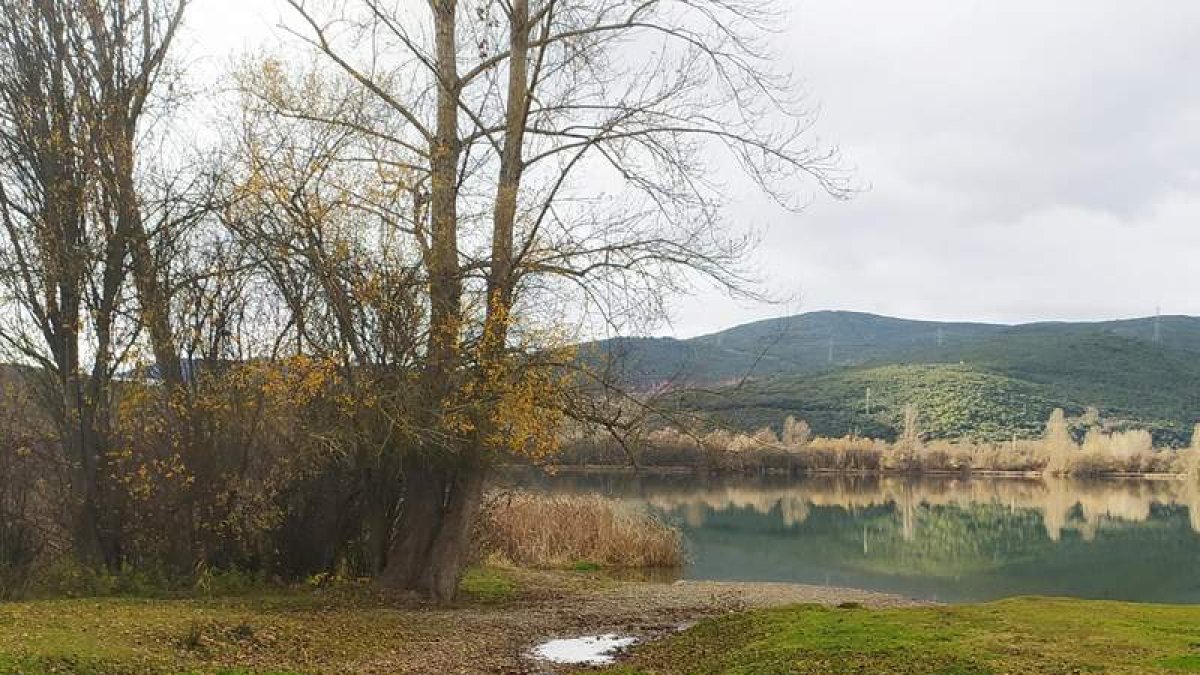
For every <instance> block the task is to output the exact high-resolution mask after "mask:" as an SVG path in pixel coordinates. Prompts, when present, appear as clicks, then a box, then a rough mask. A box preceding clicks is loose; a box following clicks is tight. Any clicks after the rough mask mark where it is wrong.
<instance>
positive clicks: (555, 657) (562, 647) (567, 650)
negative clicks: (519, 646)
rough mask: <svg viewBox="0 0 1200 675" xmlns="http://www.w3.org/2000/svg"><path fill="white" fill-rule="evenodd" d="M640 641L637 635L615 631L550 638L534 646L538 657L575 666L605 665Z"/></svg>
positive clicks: (534, 652) (535, 654) (535, 656)
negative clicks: (626, 634)
mask: <svg viewBox="0 0 1200 675" xmlns="http://www.w3.org/2000/svg"><path fill="white" fill-rule="evenodd" d="M637 641H638V639H637V638H635V637H628V636H621V635H616V634H614V633H609V634H607V635H585V636H583V637H577V638H570V639H567V640H549V641H547V642H543V643H542V644H540V645H538V646H537V647H534V648H533V651H532V654H533V657H534V658H536V659H541V660H543V661H550V662H552V663H563V664H569V665H574V666H604V665H608V664H610V663H612V662H613V661H615V660H616V656H617V653H618V652H620V651H621V650H622V649H625V648H626V647H630V646H632V645H634V644H635V643H636V642H637Z"/></svg>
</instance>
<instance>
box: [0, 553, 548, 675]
mask: <svg viewBox="0 0 1200 675" xmlns="http://www.w3.org/2000/svg"><path fill="white" fill-rule="evenodd" d="M526 584H527V582H526V581H522V580H521V579H520V578H519V575H517V576H516V577H514V573H510V572H509V571H506V570H498V569H491V568H484V569H473V570H471V571H470V572H469V573H468V574H467V575H466V578H465V579H464V581H463V586H462V591H463V593H462V595H463V597H462V599H461V603H460V605H459V606H458V608H453V609H448V610H446V609H442V608H430V607H428V606H425V605H422V604H419V603H417V604H414V601H413V600H412V599H411V598H408V597H406V596H403V595H402V594H394V593H389V592H387V591H383V590H380V589H377V588H375V587H373V586H371V585H369V584H350V583H346V584H334V585H332V586H329V587H325V588H319V589H318V588H311V587H297V588H294V589H278V588H277V589H260V590H258V591H255V592H247V593H243V594H239V595H235V596H216V597H192V598H181V597H173V598H146V597H97V598H71V599H53V600H52V599H41V600H33V601H24V602H9V603H0V675H44V674H46V675H48V674H49V673H60V674H61V673H80V674H83V675H143V674H144V675H159V674H165V673H197V674H201V673H203V674H208V675H211V674H222V675H234V674H237V673H247V674H248V673H256V674H262V673H275V674H282V673H323V672H355V671H356V670H358V668H359V666H356V665H354V664H360V663H370V664H373V665H372V668H374V669H376V670H377V671H378V672H405V671H411V670H412V668H413V663H414V662H419V661H420V659H422V658H424V656H423V654H424V652H422V651H421V650H427V649H430V648H431V646H432V645H438V644H441V643H443V642H445V643H446V647H445V648H446V649H453V648H454V644H453V642H454V641H452V640H451V641H449V642H447V638H448V637H450V636H453V635H455V634H457V633H459V632H461V631H462V630H464V628H463V625H462V623H461V622H462V621H464V620H465V621H479V620H480V619H479V618H478V617H479V615H480V613H481V612H482V613H485V614H491V613H496V612H500V611H502V610H503V608H504V607H506V606H508V603H510V602H511V601H514V600H516V599H517V598H518V597H519V596H520V595H521V594H522V593H524V592H527V591H528V589H527V588H525V585H526Z"/></svg>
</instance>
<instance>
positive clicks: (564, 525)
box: [479, 492, 686, 569]
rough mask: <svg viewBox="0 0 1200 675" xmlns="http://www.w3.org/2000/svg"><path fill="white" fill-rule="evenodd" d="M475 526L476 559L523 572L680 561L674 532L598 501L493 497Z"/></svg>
mask: <svg viewBox="0 0 1200 675" xmlns="http://www.w3.org/2000/svg"><path fill="white" fill-rule="evenodd" d="M479 523H480V526H479V541H480V553H481V554H482V555H483V556H484V557H486V558H489V559H491V560H492V561H497V562H504V563H508V564H513V565H518V566H523V567H546V568H562V567H570V566H577V565H581V564H585V565H597V566H600V567H604V568H621V569H634V568H667V567H680V566H682V565H683V564H684V562H685V558H686V555H685V551H684V545H683V535H682V534H681V533H680V531H679V530H678V529H677V528H675V527H672V526H671V525H669V524H667V523H665V522H663V521H662V520H660V519H659V518H657V517H655V516H654V515H653V514H651V513H649V512H647V511H645V510H644V509H642V508H638V507H636V506H634V505H632V504H629V503H626V502H622V501H619V500H616V499H607V498H604V497H600V496H574V495H572V496H561V495H546V494H540V493H532V492H515V493H509V492H505V493H495V494H492V495H491V496H490V497H489V499H488V501H487V505H486V507H485V508H484V510H483V514H482V517H481V518H480V520H479Z"/></svg>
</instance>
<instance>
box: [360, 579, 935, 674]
mask: <svg viewBox="0 0 1200 675" xmlns="http://www.w3.org/2000/svg"><path fill="white" fill-rule="evenodd" d="M530 574H531V575H533V577H534V578H531V579H525V580H524V582H523V585H525V584H532V585H533V587H535V588H536V584H537V582H538V579H537V578H536V573H530ZM555 581H556V580H554V579H553V578H552V577H547V582H548V583H547V586H546V591H545V592H544V593H535V594H534V595H533V596H532V597H526V598H522V599H520V600H516V601H514V602H513V603H512V604H508V605H505V606H503V607H497V608H494V609H477V608H463V609H453V610H429V611H430V615H429V616H428V617H427V618H428V619H430V620H432V621H434V622H435V623H440V622H441V621H443V620H444V621H446V622H447V624H449V625H452V626H453V628H452V630H451V631H450V632H449V633H448V634H447V636H446V637H447V639H450V640H454V641H455V643H456V644H454V645H447V644H439V645H430V647H431V649H429V650H428V651H425V652H424V653H423V654H421V655H420V657H419V658H418V659H416V660H413V661H410V660H409V659H401V662H397V661H392V662H391V663H390V664H389V666H390V667H391V668H397V667H400V668H402V669H403V670H404V671H407V672H445V673H472V674H473V673H510V674H513V675H516V674H521V675H528V674H531V673H559V672H569V671H571V670H577V669H578V668H561V667H560V668H555V667H554V666H553V664H548V663H544V662H536V661H534V660H532V659H530V658H529V651H530V649H531V648H532V647H533V646H534V645H536V644H538V643H540V642H542V641H544V640H547V639H553V638H573V637H579V636H581V635H594V634H603V633H619V634H622V635H633V636H636V637H638V638H641V639H643V640H644V639H654V638H656V637H660V636H662V635H664V634H667V633H670V632H673V631H675V630H678V629H679V627H680V626H681V625H686V624H689V623H692V622H695V621H698V620H700V619H704V618H706V617H711V616H715V615H719V614H724V613H728V612H736V611H742V610H746V609H753V608H763V607H772V606H780V605H789V604H797V603H818V604H824V605H837V604H840V603H845V602H855V603H860V604H862V605H865V606H868V607H877V608H878V607H900V606H911V605H916V604H921V603H920V602H918V601H914V600H908V599H905V598H901V597H898V596H893V595H886V594H881V593H873V592H870V591H862V590H854V589H845V588H828V587H821V586H802V585H797V584H775V583H729V582H696V581H680V582H675V583H650V582H610V583H606V584H603V585H602V586H600V587H599V588H592V589H586V590H585V589H579V590H565V591H564V590H563V589H560V588H554V586H555V585H556V584H555ZM411 656H416V655H415V654H413V655H411ZM364 665H367V664H364ZM380 665H382V664H380ZM369 669H371V670H374V668H369Z"/></svg>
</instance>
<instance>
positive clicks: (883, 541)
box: [510, 473, 1200, 603]
mask: <svg viewBox="0 0 1200 675" xmlns="http://www.w3.org/2000/svg"><path fill="white" fill-rule="evenodd" d="M510 480H511V481H512V482H515V483H518V484H520V485H522V486H525V487H529V488H534V489H539V490H547V491H551V492H558V493H598V494H603V495H608V496H612V497H618V498H621V499H626V500H630V501H633V502H637V503H639V504H643V505H646V506H648V507H649V508H651V509H653V510H654V511H656V512H658V513H660V514H662V515H663V516H664V517H666V518H667V519H669V520H671V521H672V522H675V523H677V524H679V525H680V526H681V527H682V528H683V530H684V532H685V533H686V535H687V541H688V546H689V549H690V552H691V558H692V560H693V563H692V564H691V565H690V566H689V567H688V569H687V570H686V571H685V576H686V577H688V578H692V579H715V580H742V581H791V582H801V583H809V584H829V585H835V586H852V587H858V588H869V589H876V590H880V591H888V592H892V593H899V594H902V595H906V596H911V597H918V598H930V599H935V600H941V601H947V602H959V601H975V600H989V599H994V598H1001V597H1007V596H1012V595H1027V594H1037V595H1062V596H1075V597H1082V598H1114V599H1122V600H1136V601H1146V602H1172V603H1200V487H1197V486H1196V485H1195V484H1194V482H1185V481H1103V482H1073V481H1065V480H1050V481H1042V480H1013V479H981V478H975V479H969V480H964V479H949V478H946V479H941V478H923V479H912V478H847V477H836V478H835V477H817V478H807V479H791V480H786V479H772V478H738V479H728V478H723V479H699V478H696V477H692V476H654V477H639V476H631V475H610V474H605V475H595V474H591V475H569V474H567V475H564V474H560V475H558V476H555V477H548V476H545V475H543V474H540V473H531V474H519V475H514V476H511V477H510Z"/></svg>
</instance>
